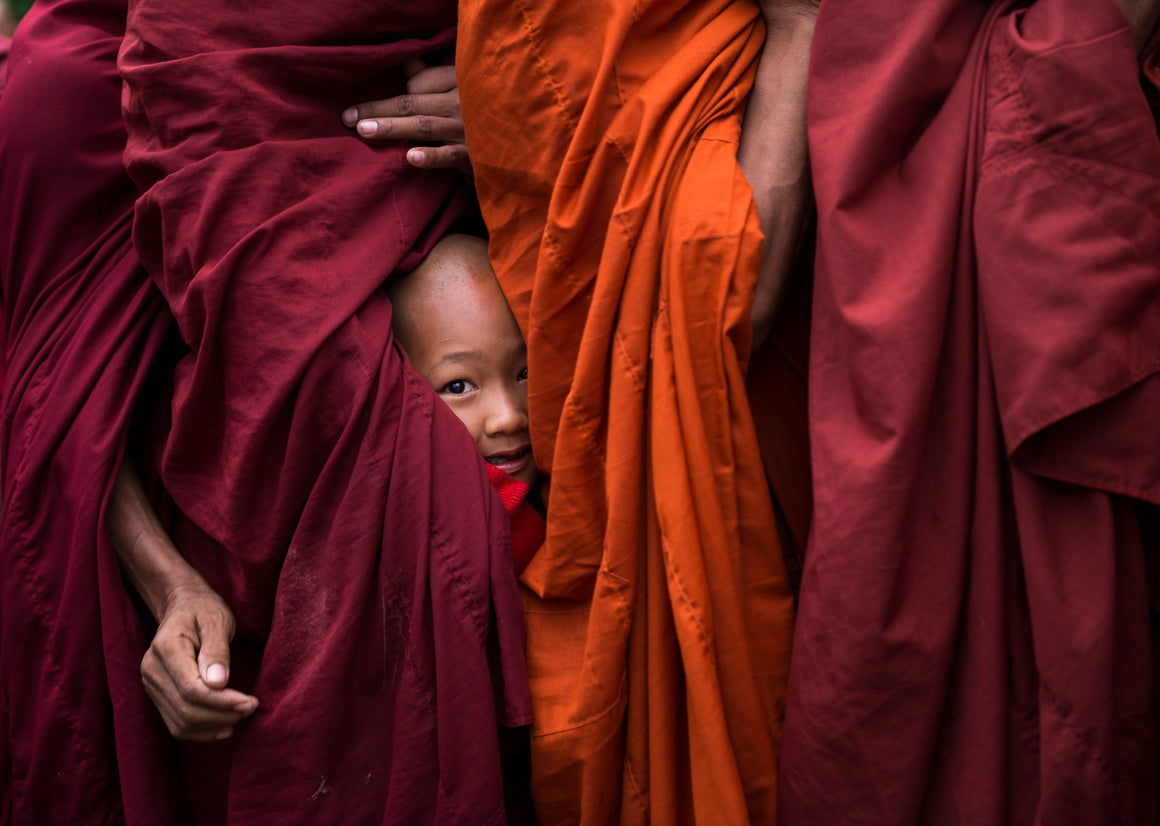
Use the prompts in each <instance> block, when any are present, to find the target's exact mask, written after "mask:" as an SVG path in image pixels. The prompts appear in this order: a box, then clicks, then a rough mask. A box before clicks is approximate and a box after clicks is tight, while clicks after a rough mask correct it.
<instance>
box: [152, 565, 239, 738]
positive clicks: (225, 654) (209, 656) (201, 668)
mask: <svg viewBox="0 0 1160 826" xmlns="http://www.w3.org/2000/svg"><path fill="white" fill-rule="evenodd" d="M233 636H234V615H233V612H231V611H230V609H229V608H228V607H227V606H226V604H225V602H223V601H222V599H221V597H219V596H218V595H217V594H216V593H215V592H214V591H213V589H211V588H210V587H209V586H208V585H207V584H206V583H205V582H204V580H201V579H200V578H197V579H191V580H190V581H189V582H188V583H187V584H184V585H181V586H179V587H177V588H175V589H173V591H172V592H171V593H170V595H169V597H168V599H167V600H166V605H165V609H164V611H163V613H162V616H161V624H160V625H159V626H158V628H157V633H156V634H155V635H154V637H153V642H152V644H151V645H150V646H149V650H148V651H147V652H146V653H145V658H144V659H143V660H142V661H141V679H142V682H143V683H144V684H145V691H146V692H147V693H148V694H149V697H150V699H152V700H153V703H154V705H156V706H157V710H158V711H159V712H161V717H162V718H163V719H164V720H165V725H166V727H167V728H168V729H169V733H170V734H172V735H173V736H174V737H176V738H178V739H181V740H194V741H197V742H202V743H207V742H212V741H214V740H223V739H225V738H227V737H229V736H230V735H231V734H232V733H233V727H234V726H235V725H236V724H237V723H238V721H240V720H242V719H243V718H245V717H248V716H250V715H251V714H253V713H254V711H255V710H256V709H257V708H258V698H257V697H253V696H250V695H248V694H243V693H242V692H240V691H235V690H234V689H232V688H226V683H227V682H228V681H229V673H230V647H229V646H230V640H231V639H232V638H233Z"/></svg>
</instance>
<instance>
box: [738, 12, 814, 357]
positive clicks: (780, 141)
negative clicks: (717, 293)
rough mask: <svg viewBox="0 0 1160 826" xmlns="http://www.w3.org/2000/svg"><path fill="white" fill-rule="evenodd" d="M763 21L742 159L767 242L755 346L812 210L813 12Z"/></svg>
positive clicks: (755, 312) (777, 300)
mask: <svg viewBox="0 0 1160 826" xmlns="http://www.w3.org/2000/svg"><path fill="white" fill-rule="evenodd" d="M766 5H769V4H766ZM765 13H766V21H767V35H766V41H765V47H764V49H763V51H762V55H761V61H760V63H759V64H758V67H757V77H756V78H755V80H754V84H753V90H752V91H751V92H750V95H749V107H748V109H747V111H746V114H745V123H744V125H743V127H742V131H741V144H740V147H739V150H738V154H737V159H738V163H739V164H740V166H741V171H742V172H744V173H745V176H746V178H747V179H748V180H749V183H750V186H752V187H753V199H754V201H755V203H756V205H757V215H758V219H759V220H760V223H761V231H762V233H763V234H764V236H765V242H764V245H763V247H762V256H761V273H760V276H759V279H758V283H757V292H756V296H755V299H754V305H753V313H752V316H753V326H754V342H755V345H756V344H759V343H760V342H761V340H763V339H764V337H765V335H766V333H767V332H768V329H769V325H770V323H771V322H772V320H773V315H774V313H775V312H776V310H777V307H778V304H779V303H780V300H781V297H782V295H783V293H784V291H785V285H786V283H787V281H788V279H789V274H790V272H791V271H792V269H793V266H794V262H795V261H796V258H797V255H798V252H799V249H798V248H799V245H800V241H801V235H802V227H803V225H804V224H805V221H806V217H807V216H808V214H809V210H810V208H811V205H812V197H811V191H810V174H809V154H808V150H807V143H806V78H807V74H808V70H809V55H810V41H811V39H812V37H813V30H814V19H815V17H816V9H815V8H812V7H811V6H810V4H808V3H807V4H786V5H784V6H779V7H777V8H776V10H773V11H771V10H769V9H766V10H765Z"/></svg>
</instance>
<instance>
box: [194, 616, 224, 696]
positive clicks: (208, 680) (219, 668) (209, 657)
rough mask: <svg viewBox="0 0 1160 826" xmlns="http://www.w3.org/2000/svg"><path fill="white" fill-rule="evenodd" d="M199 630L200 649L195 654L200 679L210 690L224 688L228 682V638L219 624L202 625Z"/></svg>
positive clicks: (213, 622) (211, 622) (210, 622)
mask: <svg viewBox="0 0 1160 826" xmlns="http://www.w3.org/2000/svg"><path fill="white" fill-rule="evenodd" d="M199 630H200V633H201V649H200V650H199V651H198V652H197V668H198V671H200V672H201V679H202V681H203V682H204V683H205V684H206V685H208V686H209V687H210V688H225V687H226V683H228V682H229V681H230V636H229V634H227V633H226V629H225V628H224V627H223V626H222V624H221V622H215V621H209V622H205V623H202V624H201V625H200V628H199Z"/></svg>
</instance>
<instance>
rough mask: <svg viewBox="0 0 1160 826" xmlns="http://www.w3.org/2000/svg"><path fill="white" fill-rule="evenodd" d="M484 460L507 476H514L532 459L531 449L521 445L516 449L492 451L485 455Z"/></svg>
mask: <svg viewBox="0 0 1160 826" xmlns="http://www.w3.org/2000/svg"><path fill="white" fill-rule="evenodd" d="M484 461H485V462H487V463H488V464H489V465H492V466H494V467H497V468H499V469H500V470H502V471H503V472H504V473H506V474H507V475H508V476H515V475H516V474H517V473H519V472H520V471H521V470H523V469H524V468H526V467H527V466H528V464H529V463H530V462H531V461H532V449H531V448H530V447H521V448H519V449H518V450H508V451H505V452H503V453H492V454H491V455H490V456H485V457H484Z"/></svg>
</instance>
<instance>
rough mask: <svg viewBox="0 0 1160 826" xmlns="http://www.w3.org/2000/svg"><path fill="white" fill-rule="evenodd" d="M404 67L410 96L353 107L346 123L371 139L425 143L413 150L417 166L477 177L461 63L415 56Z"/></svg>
mask: <svg viewBox="0 0 1160 826" xmlns="http://www.w3.org/2000/svg"><path fill="white" fill-rule="evenodd" d="M403 70H404V71H405V72H406V74H407V93H406V94H405V95H398V96H396V97H392V98H386V99H385V100H372V101H369V102H367V103H359V104H356V105H354V106H351V107H350V108H348V109H346V110H345V111H344V112H343V113H342V122H343V123H344V124H346V125H347V126H349V127H353V128H354V130H355V132H356V133H357V134H358V136H359V137H361V138H362V139H363V140H366V141H371V142H379V141H403V142H406V143H416V144H421V145H419V146H415V147H412V148H411V149H410V150H408V152H407V162H408V163H410V164H411V165H412V166H416V167H419V168H421V169H457V170H459V171H460V172H462V173H464V174H465V175H471V158H470V157H469V156H468V154H467V143H466V141H465V139H464V134H463V118H462V117H461V116H460V113H459V84H458V81H456V79H455V67H454V66H427V65H426V64H425V63H423V61H421V60H409V61H407V63H405V64H404V66H403Z"/></svg>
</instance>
